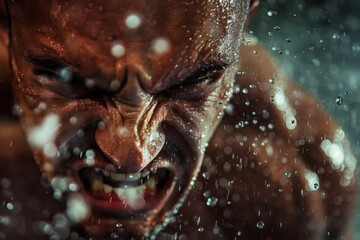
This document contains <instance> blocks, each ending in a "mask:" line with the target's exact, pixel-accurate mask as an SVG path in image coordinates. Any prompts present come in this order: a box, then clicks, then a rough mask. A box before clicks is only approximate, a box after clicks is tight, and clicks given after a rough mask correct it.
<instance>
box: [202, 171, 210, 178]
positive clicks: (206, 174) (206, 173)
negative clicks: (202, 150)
mask: <svg viewBox="0 0 360 240" xmlns="http://www.w3.org/2000/svg"><path fill="white" fill-rule="evenodd" d="M202 176H203V178H205V179H206V180H208V179H209V178H210V177H211V174H210V173H209V172H204V173H203V174H202Z"/></svg>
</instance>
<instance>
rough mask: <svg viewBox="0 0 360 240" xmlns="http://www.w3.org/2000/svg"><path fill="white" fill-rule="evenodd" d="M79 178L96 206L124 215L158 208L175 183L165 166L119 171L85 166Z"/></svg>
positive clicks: (167, 196)
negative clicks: (148, 169) (130, 171)
mask: <svg viewBox="0 0 360 240" xmlns="http://www.w3.org/2000/svg"><path fill="white" fill-rule="evenodd" d="M79 178H80V181H81V182H82V184H83V186H84V189H85V191H86V193H87V195H88V196H89V200H90V202H91V203H92V204H93V205H94V206H95V207H96V208H99V209H101V210H103V211H104V210H105V211H107V212H109V213H113V214H114V213H115V214H117V215H124V216H125V215H128V214H134V213H143V214H144V213H149V212H150V211H160V210H161V209H162V207H163V206H164V205H165V203H166V202H167V201H168V199H169V196H170V195H171V192H172V190H173V188H174V186H175V178H174V174H173V173H172V172H171V171H170V169H168V168H158V169H156V170H150V171H143V172H138V173H130V174H121V173H115V172H110V171H107V170H104V169H100V168H88V167H87V168H83V169H81V170H80V171H79Z"/></svg>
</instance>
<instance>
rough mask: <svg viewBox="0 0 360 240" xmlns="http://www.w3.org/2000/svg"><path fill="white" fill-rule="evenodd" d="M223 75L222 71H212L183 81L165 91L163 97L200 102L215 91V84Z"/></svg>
mask: <svg viewBox="0 0 360 240" xmlns="http://www.w3.org/2000/svg"><path fill="white" fill-rule="evenodd" d="M223 73H224V71H213V72H211V73H208V74H206V75H204V76H200V77H198V78H193V79H190V80H187V81H184V82H182V83H181V84H179V85H176V86H174V87H171V88H170V89H167V90H165V91H164V95H165V96H167V97H169V98H174V99H183V100H201V99H203V98H204V97H205V96H207V95H208V94H210V93H211V92H212V91H214V90H215V89H216V86H217V85H216V84H215V83H216V82H217V80H219V79H220V78H221V76H222V75H223ZM215 85H216V86H215Z"/></svg>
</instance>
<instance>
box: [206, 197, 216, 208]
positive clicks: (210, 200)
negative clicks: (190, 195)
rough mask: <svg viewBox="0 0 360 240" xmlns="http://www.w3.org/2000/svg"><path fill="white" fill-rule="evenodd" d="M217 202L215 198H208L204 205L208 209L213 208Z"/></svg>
mask: <svg viewBox="0 0 360 240" xmlns="http://www.w3.org/2000/svg"><path fill="white" fill-rule="evenodd" d="M217 202H218V199H217V198H216V197H211V198H208V199H207V201H206V205H207V206H209V207H214V206H215V205H216V204H217Z"/></svg>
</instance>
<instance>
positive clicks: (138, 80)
mask: <svg viewBox="0 0 360 240" xmlns="http://www.w3.org/2000/svg"><path fill="white" fill-rule="evenodd" d="M131 59H134V60H133V61H131ZM131 59H130V60H128V62H130V63H129V64H124V63H123V62H118V63H116V77H117V78H119V81H120V83H121V88H120V90H119V91H118V93H117V94H116V95H115V98H116V100H117V101H120V102H122V103H124V104H127V105H129V106H131V107H139V106H141V105H143V104H144V102H145V101H146V99H147V97H148V94H147V93H146V91H145V88H146V86H148V85H149V84H150V80H151V77H150V75H149V74H148V73H147V71H146V68H145V66H144V64H143V63H142V61H141V60H139V58H136V57H132V58H131Z"/></svg>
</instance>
